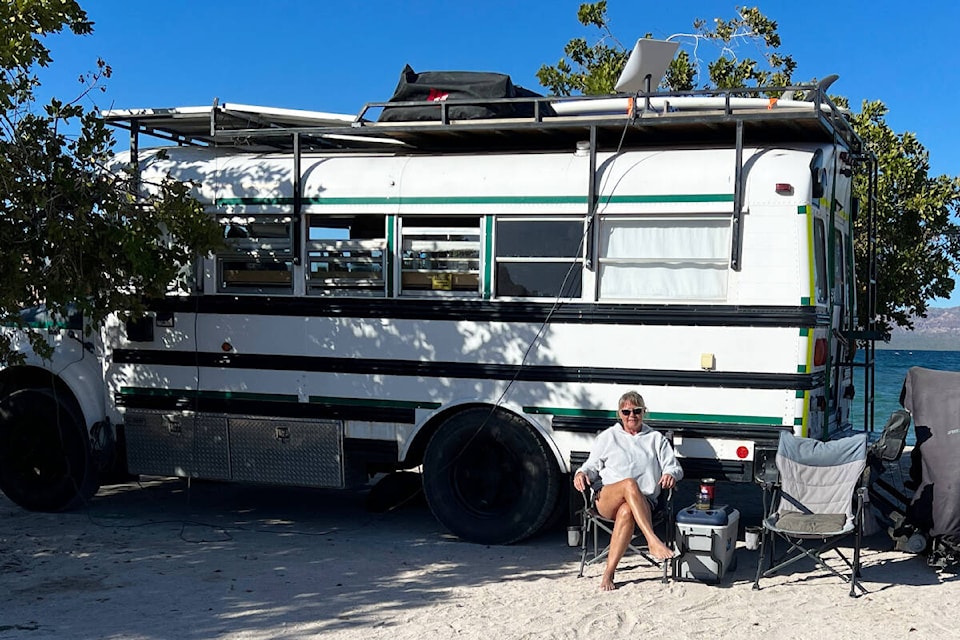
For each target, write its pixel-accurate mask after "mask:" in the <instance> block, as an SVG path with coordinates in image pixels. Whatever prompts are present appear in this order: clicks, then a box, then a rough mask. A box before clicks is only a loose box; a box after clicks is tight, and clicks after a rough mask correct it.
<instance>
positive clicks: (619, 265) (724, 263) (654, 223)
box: [600, 216, 731, 300]
mask: <svg viewBox="0 0 960 640" xmlns="http://www.w3.org/2000/svg"><path fill="white" fill-rule="evenodd" d="M730 220H731V218H730V216H703V217H696V218H614V217H607V218H604V219H603V220H602V221H601V237H600V298H601V299H606V300H610V299H640V300H643V299H670V300H678V299H685V300H723V299H725V298H726V294H727V271H728V268H729V261H730V250H731V246H730Z"/></svg>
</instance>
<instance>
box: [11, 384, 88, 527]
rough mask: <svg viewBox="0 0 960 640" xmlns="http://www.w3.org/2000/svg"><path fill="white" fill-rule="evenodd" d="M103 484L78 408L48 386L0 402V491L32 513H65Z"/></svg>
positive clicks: (16, 393) (15, 393) (15, 394)
mask: <svg viewBox="0 0 960 640" xmlns="http://www.w3.org/2000/svg"><path fill="white" fill-rule="evenodd" d="M98 488H99V474H98V472H97V469H96V468H95V465H94V464H93V457H92V456H91V454H90V439H89V437H88V436H87V431H86V428H85V427H84V423H83V420H82V419H81V417H80V416H79V414H78V412H77V411H76V410H75V409H73V408H71V407H69V406H68V405H67V404H65V403H64V402H58V401H57V399H56V397H55V396H54V394H53V391H51V390H49V389H21V390H19V391H15V392H14V393H11V394H10V395H8V396H6V397H5V398H3V399H2V400H0V490H2V491H3V492H4V493H5V494H6V496H7V497H8V498H10V500H12V501H13V502H15V503H17V504H18V505H20V506H21V507H23V508H24V509H29V510H31V511H63V510H65V509H73V508H76V507H78V506H80V505H82V504H83V503H84V502H86V501H87V500H89V499H90V498H91V497H93V495H94V494H95V493H96V492H97V489H98Z"/></svg>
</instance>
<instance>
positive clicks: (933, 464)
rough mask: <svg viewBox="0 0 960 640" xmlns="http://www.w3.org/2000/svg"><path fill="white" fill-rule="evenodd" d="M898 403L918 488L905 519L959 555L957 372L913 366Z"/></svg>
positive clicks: (959, 380) (959, 404)
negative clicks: (906, 415) (911, 438)
mask: <svg viewBox="0 0 960 640" xmlns="http://www.w3.org/2000/svg"><path fill="white" fill-rule="evenodd" d="M900 404H902V405H903V406H904V408H905V409H907V410H908V411H910V413H912V414H913V424H914V429H915V431H916V434H917V445H916V447H915V448H914V450H913V453H912V459H911V468H910V477H911V480H912V481H913V483H914V484H915V485H916V486H917V489H916V492H915V493H914V496H913V499H912V500H911V503H910V505H909V507H908V508H907V519H908V521H910V522H911V523H912V524H913V525H914V526H915V527H917V528H918V529H919V530H920V531H922V532H925V533H926V534H927V535H928V537H930V538H932V539H933V540H934V541H935V542H936V541H939V542H941V543H943V544H944V545H945V546H946V547H948V548H949V549H951V550H953V551H960V372H957V371H937V370H934V369H925V368H923V367H912V368H911V369H910V370H909V371H908V372H907V377H906V379H905V380H904V383H903V391H902V392H901V394H900Z"/></svg>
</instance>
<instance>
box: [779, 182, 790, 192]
mask: <svg viewBox="0 0 960 640" xmlns="http://www.w3.org/2000/svg"><path fill="white" fill-rule="evenodd" d="M777 193H785V194H788V195H789V194H791V193H793V185H792V184H790V183H788V182H778V183H777Z"/></svg>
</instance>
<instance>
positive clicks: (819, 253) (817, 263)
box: [813, 218, 827, 304]
mask: <svg viewBox="0 0 960 640" xmlns="http://www.w3.org/2000/svg"><path fill="white" fill-rule="evenodd" d="M826 258H827V247H826V232H825V231H824V227H823V220H820V219H819V218H817V219H815V220H814V221H813V282H814V287H815V288H816V292H815V293H816V297H817V304H826V303H827V260H826Z"/></svg>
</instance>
